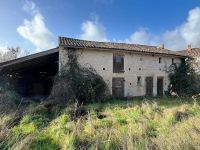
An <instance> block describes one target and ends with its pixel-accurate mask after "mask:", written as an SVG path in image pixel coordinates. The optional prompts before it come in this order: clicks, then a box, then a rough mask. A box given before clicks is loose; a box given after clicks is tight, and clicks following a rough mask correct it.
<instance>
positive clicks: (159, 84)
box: [157, 77, 163, 96]
mask: <svg viewBox="0 0 200 150" xmlns="http://www.w3.org/2000/svg"><path fill="white" fill-rule="evenodd" d="M157 96H163V77H158V78H157Z"/></svg>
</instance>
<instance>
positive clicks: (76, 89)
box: [50, 50, 108, 103]
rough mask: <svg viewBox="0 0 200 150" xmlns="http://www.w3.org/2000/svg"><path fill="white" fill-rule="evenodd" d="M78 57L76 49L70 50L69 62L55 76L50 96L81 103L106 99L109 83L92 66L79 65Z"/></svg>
mask: <svg viewBox="0 0 200 150" xmlns="http://www.w3.org/2000/svg"><path fill="white" fill-rule="evenodd" d="M77 57H78V56H77V54H76V51H75V50H68V63H67V64H66V66H64V67H63V68H62V71H61V73H60V75H58V76H57V77H56V78H55V82H54V86H53V89H52V92H51V95H50V98H51V99H57V100H64V101H68V102H75V101H76V100H78V101H79V102H81V103H82V102H83V103H87V102H92V101H95V100H102V99H105V97H106V95H107V91H108V90H107V84H106V83H105V81H104V80H103V78H102V77H101V76H100V75H98V74H97V73H96V71H95V70H94V69H93V68H92V67H90V68H85V67H82V66H81V65H79V63H78V61H77Z"/></svg>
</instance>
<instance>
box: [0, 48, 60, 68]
mask: <svg viewBox="0 0 200 150" xmlns="http://www.w3.org/2000/svg"><path fill="white" fill-rule="evenodd" d="M58 51H59V49H58V48H53V49H50V50H46V51H43V52H39V53H35V54H31V55H28V56H24V57H20V58H17V59H13V60H10V61H5V62H2V63H0V71H1V70H3V69H4V68H6V67H10V66H14V67H15V68H17V67H16V65H18V66H20V67H23V66H24V65H28V64H30V63H32V64H34V63H35V64H40V61H41V60H44V61H46V58H49V57H52V55H55V54H58ZM53 57H54V56H53ZM22 64H23V65H22Z"/></svg>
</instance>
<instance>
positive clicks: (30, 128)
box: [0, 98, 200, 150]
mask: <svg viewBox="0 0 200 150" xmlns="http://www.w3.org/2000/svg"><path fill="white" fill-rule="evenodd" d="M82 107H83V108H82V109H84V110H85V111H86V112H87V113H86V114H85V113H84V114H82V116H78V118H76V120H73V119H74V118H73V117H71V114H70V113H71V112H73V111H72V109H74V107H72V106H67V107H65V108H64V109H62V110H58V111H55V112H56V113H54V114H51V115H49V114H47V113H46V112H45V111H44V112H45V113H44V112H43V111H39V114H37V113H35V112H34V113H33V114H27V115H25V116H24V117H23V118H22V119H21V121H20V123H19V125H16V126H14V127H12V128H10V129H8V130H9V133H8V135H7V137H6V138H5V139H4V140H3V141H2V142H1V146H0V147H1V149H9V148H10V149H14V150H24V149H34V150H35V149H36V150H37V149H38V150H41V149H42V150H43V149H44V150H45V149H46V150H51V149H52V150H54V149H62V150H68V149H102V150H105V149H106V150H107V149H109V150H110V149H111V150H112V149H113V150H115V149H116V150H117V149H123V150H135V149H136V150H147V149H148V150H149V149H152V150H154V149H155V150H165V149H167V150H174V149H176V150H182V149H188V150H189V149H197V150H198V149H200V105H199V103H198V99H197V100H196V101H195V102H194V101H193V100H192V99H175V98H154V99H146V98H137V99H136V98H135V99H130V100H111V101H109V102H105V103H94V104H90V105H85V106H82ZM29 109H30V108H29ZM52 116H53V117H52ZM7 120H9V115H6V116H4V117H2V118H1V121H0V122H1V124H0V127H1V126H3V124H4V123H5V122H6V121H7ZM1 130H2V128H1Z"/></svg>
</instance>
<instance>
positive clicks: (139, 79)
mask: <svg viewBox="0 0 200 150" xmlns="http://www.w3.org/2000/svg"><path fill="white" fill-rule="evenodd" d="M137 85H141V76H138V77H137Z"/></svg>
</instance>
